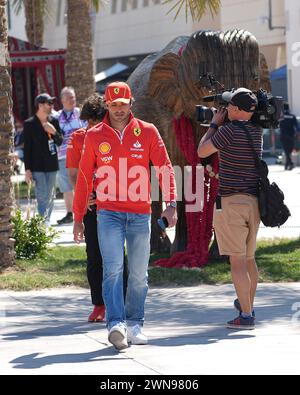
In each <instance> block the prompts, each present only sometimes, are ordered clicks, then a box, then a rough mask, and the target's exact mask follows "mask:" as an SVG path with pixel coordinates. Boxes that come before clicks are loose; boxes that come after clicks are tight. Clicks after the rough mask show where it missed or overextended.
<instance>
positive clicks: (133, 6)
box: [131, 0, 138, 10]
mask: <svg viewBox="0 0 300 395" xmlns="http://www.w3.org/2000/svg"><path fill="white" fill-rule="evenodd" d="M131 3H132V9H133V10H135V9H136V8H137V6H138V0H131Z"/></svg>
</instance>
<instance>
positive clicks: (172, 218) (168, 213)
mask: <svg viewBox="0 0 300 395" xmlns="http://www.w3.org/2000/svg"><path fill="white" fill-rule="evenodd" d="M162 217H165V218H166V219H167V221H168V224H169V228H173V226H175V225H176V223H177V211H176V208H175V207H172V206H168V207H167V208H166V209H165V211H164V212H163V213H162V214H161V218H162Z"/></svg>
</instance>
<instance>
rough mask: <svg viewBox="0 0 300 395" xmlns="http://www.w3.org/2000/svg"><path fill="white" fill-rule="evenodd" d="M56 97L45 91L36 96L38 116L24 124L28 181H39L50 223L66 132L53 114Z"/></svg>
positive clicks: (41, 204) (41, 205)
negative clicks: (58, 156)
mask: <svg viewBox="0 0 300 395" xmlns="http://www.w3.org/2000/svg"><path fill="white" fill-rule="evenodd" d="M54 100H55V97H51V96H50V95H48V93H41V94H40V95H38V96H37V97H36V98H35V101H34V105H35V110H36V112H35V115H34V116H33V117H31V118H29V119H27V120H26V121H25V123H24V163H25V180H26V182H27V183H29V182H31V181H32V180H33V181H34V182H35V194H36V200H37V208H38V213H39V214H40V215H41V216H42V217H44V218H45V223H49V222H50V216H51V212H52V209H53V203H54V194H55V181H56V173H57V171H58V159H57V148H56V146H59V145H61V144H62V141H63V135H62V132H61V130H60V127H59V123H58V121H57V120H56V119H55V118H53V117H52V115H51V113H52V110H53V104H54Z"/></svg>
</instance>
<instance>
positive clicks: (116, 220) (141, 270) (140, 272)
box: [97, 210, 151, 329]
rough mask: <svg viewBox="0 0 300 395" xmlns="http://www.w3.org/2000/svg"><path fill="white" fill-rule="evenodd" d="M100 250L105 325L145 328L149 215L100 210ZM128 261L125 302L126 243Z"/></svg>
mask: <svg viewBox="0 0 300 395" xmlns="http://www.w3.org/2000/svg"><path fill="white" fill-rule="evenodd" d="M97 222H98V238H99V246H100V251H101V255H102V259H103V287H102V289H103V299H104V303H105V307H106V323H107V328H108V329H110V328H112V327H113V326H114V325H116V324H120V323H121V324H123V325H126V323H127V325H129V326H133V325H136V324H138V325H141V326H142V325H143V323H144V309H145V300H146V295H147V291H148V272H147V269H148V263H149V257H150V232H151V226H150V214H133V213H123V212H115V211H109V210H99V211H98V213H97ZM125 240H126V246H127V257H128V283H127V293H126V301H125V304H124V297H123V262H124V242H125Z"/></svg>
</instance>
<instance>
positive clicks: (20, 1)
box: [12, 0, 51, 17]
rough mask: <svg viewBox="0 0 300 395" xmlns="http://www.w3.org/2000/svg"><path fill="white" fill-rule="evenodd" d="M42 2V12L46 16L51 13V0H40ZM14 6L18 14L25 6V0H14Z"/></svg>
mask: <svg viewBox="0 0 300 395" xmlns="http://www.w3.org/2000/svg"><path fill="white" fill-rule="evenodd" d="M38 1H39V2H40V6H41V10H42V14H43V15H44V16H46V17H48V16H50V14H51V7H50V0H38ZM12 6H13V9H14V11H15V13H16V14H17V15H18V14H19V13H20V12H21V10H22V8H24V0H12Z"/></svg>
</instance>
